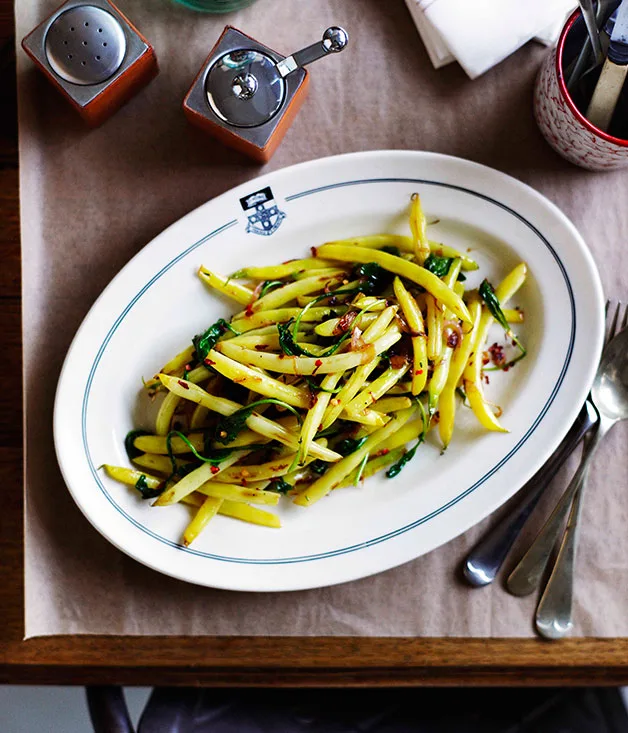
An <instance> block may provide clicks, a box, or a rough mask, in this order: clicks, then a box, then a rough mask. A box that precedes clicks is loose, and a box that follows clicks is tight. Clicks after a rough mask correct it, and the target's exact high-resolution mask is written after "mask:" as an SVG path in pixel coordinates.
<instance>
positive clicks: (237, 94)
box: [183, 26, 349, 163]
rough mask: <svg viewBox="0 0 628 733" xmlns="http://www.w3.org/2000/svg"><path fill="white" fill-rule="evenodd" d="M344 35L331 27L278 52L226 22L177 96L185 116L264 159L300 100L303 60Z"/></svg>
mask: <svg viewBox="0 0 628 733" xmlns="http://www.w3.org/2000/svg"><path fill="white" fill-rule="evenodd" d="M348 40H349V37H348V35H347V33H346V31H344V30H343V29H342V28H339V27H331V28H328V29H327V30H326V31H325V33H324V34H323V38H322V40H321V41H319V42H318V43H314V44H312V45H311V46H308V47H307V48H304V49H302V50H301V51H297V52H296V53H294V54H292V55H291V56H282V55H281V54H278V53H277V52H276V51H273V50H272V49H270V48H268V46H264V45H263V44H261V43H259V42H258V41H256V40H255V39H253V38H251V37H250V36H247V35H246V34H245V33H242V32H241V31H239V30H237V29H236V28H233V27H231V26H227V27H226V28H225V30H224V31H223V33H222V35H221V36H220V38H219V39H218V42H217V43H216V45H215V46H214V48H213V49H212V51H211V53H210V54H209V56H208V57H207V59H206V60H205V63H204V64H203V66H202V68H201V70H200V72H199V73H198V75H197V77H196V79H195V80H194V83H193V84H192V86H191V88H190V90H189V91H188V93H187V95H186V97H185V99H184V100H183V111H184V112H185V115H186V117H187V118H188V120H189V121H190V122H191V123H192V124H193V125H196V126H197V127H199V128H201V129H202V130H204V131H205V132H207V133H209V134H210V135H212V136H213V137H215V138H217V139H218V140H220V141H221V142H223V143H224V144H225V145H227V146H229V147H232V148H235V149H236V150H239V151H241V152H243V153H245V154H246V155H248V156H250V157H251V158H253V159H254V160H256V161H259V162H261V163H265V162H266V161H268V160H269V159H270V157H271V156H272V154H273V153H274V152H275V150H276V149H277V146H278V145H279V143H280V142H281V140H282V138H283V136H284V135H285V134H286V131H287V130H288V128H289V127H290V125H291V124H292V121H293V119H294V117H295V116H296V113H297V112H298V110H299V108H300V107H301V104H302V103H303V101H304V99H305V95H306V91H307V87H308V82H309V77H308V72H307V71H306V70H305V69H304V68H303V67H304V66H305V65H306V64H310V63H312V61H316V60H317V59H320V58H323V57H324V56H327V55H329V54H332V53H338V52H339V51H342V50H343V49H344V48H345V47H346V45H347V43H348Z"/></svg>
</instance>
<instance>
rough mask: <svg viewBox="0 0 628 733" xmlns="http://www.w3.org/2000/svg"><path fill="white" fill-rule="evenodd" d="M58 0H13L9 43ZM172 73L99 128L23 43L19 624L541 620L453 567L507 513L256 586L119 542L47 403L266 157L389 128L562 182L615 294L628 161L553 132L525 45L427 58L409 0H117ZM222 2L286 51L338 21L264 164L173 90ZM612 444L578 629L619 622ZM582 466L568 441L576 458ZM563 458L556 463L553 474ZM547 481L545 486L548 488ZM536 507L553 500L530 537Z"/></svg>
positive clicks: (559, 191) (85, 627)
mask: <svg viewBox="0 0 628 733" xmlns="http://www.w3.org/2000/svg"><path fill="white" fill-rule="evenodd" d="M56 5H57V0H18V3H17V8H16V14H17V38H18V42H19V40H21V38H22V37H23V36H24V35H26V33H27V32H28V31H30V30H31V28H33V27H34V26H35V25H36V24H37V23H39V22H40V21H41V20H42V19H43V18H44V17H45V16H47V15H48V14H49V13H50V12H51V11H52V10H53V9H54V8H55V7H56ZM119 6H120V9H121V10H122V11H123V12H124V13H125V14H127V15H128V16H129V17H130V18H131V19H132V20H133V22H134V23H135V24H136V25H137V26H138V27H139V28H140V30H141V31H142V33H143V34H144V35H145V36H146V37H147V38H148V39H149V40H150V41H151V43H152V44H153V45H154V47H155V49H156V53H157V56H158V59H159V63H160V68H161V73H160V75H159V76H158V77H157V78H156V79H155V80H154V81H153V82H152V83H151V84H150V85H149V86H148V87H147V88H146V89H145V90H143V91H142V92H141V93H140V94H139V95H138V96H137V97H136V98H134V99H133V100H132V101H131V102H130V103H129V104H127V105H126V107H124V108H123V109H122V110H121V111H120V112H118V113H117V114H116V115H115V117H113V118H112V119H111V120H109V121H108V122H107V123H106V124H105V125H104V126H103V127H101V128H99V129H96V130H88V129H86V128H85V127H84V126H83V124H82V123H81V121H80V120H79V119H78V118H77V116H76V115H75V113H74V112H73V111H72V110H71V109H70V107H69V106H68V105H67V104H66V103H65V102H64V100H63V99H62V98H61V96H60V95H59V94H58V93H57V92H55V91H54V90H53V89H52V87H51V86H50V85H49V84H48V83H47V82H46V81H45V80H44V79H43V77H42V76H40V75H39V74H38V73H37V72H36V71H35V69H34V67H33V65H32V64H31V62H30V61H29V60H28V59H27V58H26V56H25V55H24V53H23V52H22V51H21V50H20V49H19V48H18V52H17V53H18V89H19V110H20V116H19V127H20V184H21V214H22V256H23V294H24V301H23V302H24V305H23V311H24V313H23V315H24V320H23V329H24V379H25V402H26V425H27V429H26V439H25V440H26V474H25V501H26V516H25V543H26V548H25V576H26V578H25V592H26V634H27V636H36V635H45V634H79V633H92V634H155V635H158V634H209V635H231V634H251V633H254V634H271V635H272V634H277V635H334V634H337V635H379V636H386V635H399V636H415V635H425V636H441V635H442V636H495V637H503V636H530V635H532V634H533V629H532V621H531V619H532V614H533V608H534V599H533V598H527V599H523V600H522V599H515V598H512V597H510V596H508V595H507V594H506V593H505V592H504V590H503V589H502V588H501V587H500V586H499V584H494V586H493V587H489V588H485V589H482V590H471V589H469V588H467V587H465V586H464V585H463V584H462V583H461V582H460V581H459V580H458V578H457V567H458V566H459V562H460V559H461V558H462V557H463V555H464V553H465V551H466V550H467V549H468V548H470V547H471V545H472V544H473V542H474V541H475V540H476V539H477V538H478V537H479V536H480V533H481V532H482V531H483V530H484V529H485V528H486V526H488V523H490V522H491V521H494V519H495V518H494V517H493V518H492V519H491V518H489V519H487V520H486V521H485V522H484V523H482V524H481V525H479V526H477V527H475V528H473V529H472V530H470V531H469V532H467V533H466V534H465V535H463V536H461V537H458V538H457V539H455V540H453V541H451V542H449V543H448V544H447V545H445V546H443V547H441V548H440V549H438V550H436V551H434V552H432V553H430V554H429V555H427V556H424V557H421V558H419V559H417V560H416V561H414V562H410V563H408V564H406V565H404V566H402V567H399V568H397V569H395V570H391V571H389V572H386V573H382V574H380V575H377V576H375V577H371V578H366V579H363V580H360V581H356V582H353V583H348V584H345V585H342V586H337V587H333V588H327V589H319V590H311V591H305V592H296V593H286V594H275V595H273V594H259V595H258V594H245V593H232V592H225V591H217V590H212V589H207V588H200V587H196V586H191V585H186V584H185V583H182V582H178V581H176V580H172V579H171V578H168V577H165V576H162V575H160V574H158V573H156V572H153V571H151V570H149V569H148V568H146V567H143V566H141V565H140V564H138V563H136V562H135V561H133V560H132V559H130V558H129V557H127V556H125V555H124V554H122V553H121V552H119V551H118V550H116V549H115V548H114V547H112V546H111V545H109V544H108V543H107V541H106V540H104V539H103V538H102V537H101V536H100V535H99V534H98V533H97V532H96V531H95V530H94V529H93V528H92V527H91V526H90V525H89V523H88V522H87V520H86V519H85V518H84V517H83V516H82V515H81V513H80V512H79V510H78V509H77V507H76V506H75V505H74V503H73V501H72V499H71V497H70V495H69V493H68V492H67V490H66V488H65V486H64V484H63V480H62V478H61V476H60V473H59V470H58V467H57V463H56V460H55V454H54V448H53V442H52V408H53V399H54V388H55V384H56V380H57V378H58V374H59V370H60V368H61V364H62V361H63V358H64V355H65V352H66V350H67V348H68V346H69V344H70V341H71V339H72V337H73V335H74V332H75V330H76V329H77V327H78V326H79V324H80V322H81V320H82V319H83V317H84V316H85V314H86V312H87V311H88V309H89V307H90V306H91V304H92V303H93V301H94V300H95V298H96V297H97V296H98V294H99V293H100V291H101V290H102V289H103V288H104V287H105V285H106V284H107V283H108V282H109V280H110V279H111V278H112V277H113V275H114V274H115V273H116V272H117V271H118V270H119V269H120V268H121V267H122V266H123V265H124V264H125V262H127V261H128V260H129V259H130V258H131V256H132V255H134V254H135V253H136V252H137V251H138V250H139V249H140V248H141V247H142V246H144V245H145V244H146V243H147V242H149V241H150V240H151V238H153V237H154V236H155V235H156V234H158V233H159V232H160V231H161V230H162V229H164V228H165V227H166V226H168V225H169V224H171V223H172V222H174V221H176V220H177V219H178V218H180V217H181V216H182V215H184V214H185V213H187V212H188V211H190V210H191V209H192V208H194V207H196V206H198V205H200V204H201V203H203V202H205V201H206V200H208V199H210V198H212V197H213V196H215V195H217V194H219V193H222V192H223V191H225V190H227V189H229V188H230V187H232V186H234V185H236V184H238V183H241V182H243V181H246V180H248V179H251V178H253V177H255V176H256V175H258V174H259V173H260V172H261V171H269V170H275V169H277V168H280V167H283V166H286V165H289V164H291V163H295V162H300V161H306V160H310V159H313V158H316V157H319V156H324V155H331V154H334V153H344V152H351V151H358V150H373V149H382V148H397V149H408V150H417V149H418V150H432V151H437V152H443V153H448V154H451V155H458V156H462V157H464V158H469V159H471V160H475V161H479V162H481V163H485V164H487V165H491V166H494V167H495V168H498V169H499V170H502V171H505V172H507V173H510V174H511V175H513V176H515V177H516V178H519V179H521V180H523V181H525V182H526V183H528V184H530V185H531V186H533V187H535V188H536V189H538V190H539V191H541V192H542V193H543V194H545V195H546V196H548V197H549V198H550V199H551V200H552V201H553V202H555V203H556V204H557V205H558V206H559V207H560V208H561V209H562V210H563V211H564V212H565V213H566V214H567V215H568V216H569V217H571V218H572V219H573V221H574V222H575V224H576V225H577V226H578V227H579V229H580V231H581V232H582V234H583V235H584V237H585V239H586V241H587V242H588V244H589V246H590V248H591V250H592V252H593V254H594V257H595V259H596V262H597V264H598V267H599V269H600V273H601V276H602V281H603V283H604V286H605V289H606V292H607V294H608V295H614V296H620V295H622V294H623V295H624V298H625V297H626V295H627V294H628V272H627V265H628V254H627V248H626V246H625V236H626V232H627V231H628V206H626V202H627V201H628V174H627V173H625V172H621V171H619V172H614V173H607V174H593V173H589V172H585V171H583V170H580V169H578V168H575V167H573V166H571V165H570V164H568V163H566V162H564V161H563V160H562V159H560V158H559V157H557V155H556V154H555V153H554V152H553V151H552V150H550V148H549V147H547V145H546V144H545V142H544V141H543V139H542V138H541V136H540V134H539V132H538V131H537V129H536V127H535V125H534V121H533V118H532V109H531V94H532V86H533V80H534V76H535V73H536V70H537V68H538V66H539V64H540V62H541V60H542V58H543V57H544V54H545V53H547V51H546V50H545V49H543V48H541V47H539V46H538V45H536V44H528V45H527V46H526V47H524V48H523V49H522V50H520V51H519V52H517V53H516V54H515V55H513V56H512V57H510V58H509V59H507V60H506V61H505V62H503V63H502V64H500V65H499V66H498V67H496V68H494V69H492V70H491V71H490V72H488V73H487V74H485V75H484V76H482V77H481V78H480V79H478V80H476V81H473V82H471V81H469V79H467V78H466V76H465V74H464V72H463V71H462V70H461V69H460V68H458V67H455V66H450V67H448V68H446V69H441V70H434V69H433V68H432V65H431V64H430V62H429V59H428V58H427V55H426V53H425V50H424V48H423V44H422V43H421V42H420V40H419V38H418V36H417V33H416V29H415V27H414V25H413V23H412V21H411V19H410V16H409V14H408V11H407V9H406V8H405V5H404V3H403V0H390V2H386V3H382V2H380V1H379V0H318V2H316V3H313V2H308V0H290V2H288V1H287V0H259V2H257V3H255V4H254V5H253V6H251V7H250V8H247V9H246V10H243V11H240V12H238V13H234V14H230V15H226V16H210V15H202V14H198V13H195V12H193V11H189V10H187V9H185V8H184V7H182V6H180V5H177V4H175V3H174V2H172V1H171V0H120V2H119ZM226 23H229V24H232V25H234V26H235V27H237V28H239V29H241V30H243V31H244V32H246V33H248V34H250V35H252V36H253V37H255V38H257V39H259V40H260V41H262V42H263V43H267V44H268V45H270V46H271V47H273V48H275V49H277V50H279V51H282V52H284V53H288V52H291V51H294V50H296V49H298V48H300V47H302V46H304V45H307V44H308V43H311V42H313V41H315V40H316V39H317V38H320V34H321V32H322V31H323V29H324V28H325V27H327V26H328V25H333V24H339V25H342V26H344V27H345V28H347V30H348V31H349V34H350V36H351V40H350V45H349V47H348V49H347V50H346V51H345V52H344V53H343V54H342V55H341V56H340V57H337V58H334V59H328V60H323V61H320V62H318V63H317V64H316V66H315V67H312V74H311V87H310V94H309V97H308V99H307V100H306V102H305V104H304V106H303V108H302V110H301V112H300V113H299V115H298V117H297V118H296V120H295V122H294V124H293V126H292V127H291V129H290V130H289V131H288V134H287V135H286V138H285V140H284V141H283V143H282V145H281V146H280V148H279V150H278V152H277V153H276V154H275V156H274V158H273V159H272V160H271V162H270V163H269V164H267V165H266V166H264V167H262V168H259V167H257V166H255V165H253V164H251V163H249V162H247V161H245V160H244V159H242V158H241V157H239V155H238V154H236V153H234V152H231V151H229V150H227V149H225V148H222V147H221V146H220V145H219V144H217V143H215V142H213V141H212V140H210V139H209V138H207V137H204V136H203V135H202V134H201V133H200V132H198V131H196V130H193V129H191V128H190V127H188V125H187V123H186V121H185V119H184V116H183V114H182V111H181V101H182V99H183V96H184V94H185V92H186V91H187V89H188V87H189V85H190V84H191V81H192V79H193V78H194V76H195V74H196V72H197V70H198V69H199V68H200V66H201V63H202V62H203V60H204V58H205V57H206V55H207V53H208V52H209V50H210V49H211V47H212V46H213V44H214V42H215V40H216V39H217V37H218V36H219V34H220V32H221V30H222V28H223V27H224V25H225V24H226ZM625 427H626V426H622V427H619V428H617V429H616V430H615V432H614V434H612V435H611V437H610V438H609V439H608V440H607V442H606V443H605V444H604V445H603V446H602V448H601V450H600V454H599V455H598V457H597V459H596V468H595V469H594V471H593V472H592V484H593V485H592V486H591V487H590V489H591V491H590V492H589V494H588V496H587V499H586V502H585V506H584V514H583V517H582V520H583V522H582V535H581V549H580V556H579V560H578V583H577V589H576V603H575V620H576V627H575V631H574V633H576V634H583V635H595V636H625V635H628V614H626V613H625V611H626V608H628V533H627V532H626V525H627V519H628V492H627V491H626V488H627V487H626V476H627V470H626V469H627V468H628V459H627V458H626V447H627V446H628V441H627V439H626V438H627V436H628V432H627V431H626V429H625ZM571 469H573V462H572V465H571ZM567 478H568V474H567V473H563V475H562V477H561V479H560V480H559V481H558V482H557V484H556V486H555V491H556V490H559V489H560V488H561V487H562V486H563V485H564V483H565V480H566V479H567ZM549 502H551V498H549V497H547V498H546V500H545V504H546V507H547V505H548V504H549ZM543 514H544V512H543V510H541V511H540V512H539V514H538V517H536V518H535V519H536V521H535V522H531V523H530V524H531V526H530V527H529V528H528V530H527V536H528V537H529V535H530V532H533V531H534V529H535V525H536V526H537V527H538V524H539V520H542V515H543Z"/></svg>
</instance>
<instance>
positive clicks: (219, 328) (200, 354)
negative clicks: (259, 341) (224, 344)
mask: <svg viewBox="0 0 628 733" xmlns="http://www.w3.org/2000/svg"><path fill="white" fill-rule="evenodd" d="M226 331H231V333H233V334H235V335H236V336H239V335H240V334H239V332H238V331H236V330H235V328H233V326H232V325H231V324H230V323H227V321H225V319H224V318H219V319H218V320H217V321H216V323H212V325H211V326H210V327H209V328H208V329H207V331H205V332H204V333H200V334H198V335H196V336H195V337H194V338H193V339H192V343H193V344H194V349H195V351H196V358H197V359H198V361H199V362H201V364H202V363H203V362H204V361H205V359H206V357H207V354H209V352H210V351H211V350H212V349H213V348H214V346H216V344H217V343H218V340H219V339H220V337H221V336H222V335H223V334H224V333H225V332H226Z"/></svg>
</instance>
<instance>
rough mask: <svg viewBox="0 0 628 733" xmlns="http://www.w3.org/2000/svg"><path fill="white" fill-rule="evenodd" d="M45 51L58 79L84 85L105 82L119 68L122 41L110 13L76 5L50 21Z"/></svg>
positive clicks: (114, 19)
mask: <svg viewBox="0 0 628 733" xmlns="http://www.w3.org/2000/svg"><path fill="white" fill-rule="evenodd" d="M45 50H46V57H47V59H48V63H49V64H50V66H51V67H52V69H53V71H54V72H55V73H56V74H57V75H58V76H60V77H61V78H62V79H64V80H65V81H67V82H70V83H71V84H78V85H80V86H88V85H90V84H99V83H100V82H103V81H105V80H106V79H109V78H110V77H111V76H113V75H114V74H115V73H116V71H117V70H118V69H119V68H120V66H121V64H122V61H123V60H124V55H125V53H126V38H125V36H124V31H123V29H122V26H121V25H120V23H119V22H118V21H117V20H116V18H114V17H113V15H111V13H108V12H107V11H106V10H103V9H102V8H98V7H96V6H94V5H78V6H76V7H74V8H70V9H69V10H66V11H65V12H63V13H61V14H60V15H59V16H58V17H57V18H55V20H54V21H53V22H52V24H51V25H50V28H49V29H48V31H47V33H46V41H45Z"/></svg>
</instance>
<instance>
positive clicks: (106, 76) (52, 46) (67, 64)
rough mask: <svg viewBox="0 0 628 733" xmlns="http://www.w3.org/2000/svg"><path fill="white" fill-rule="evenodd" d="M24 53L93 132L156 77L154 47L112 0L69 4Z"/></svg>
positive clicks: (27, 41) (72, 0) (26, 43)
mask: <svg viewBox="0 0 628 733" xmlns="http://www.w3.org/2000/svg"><path fill="white" fill-rule="evenodd" d="M22 48H23V49H24V50H25V51H26V53H27V54H28V55H29V56H30V58H31V59H32V60H33V61H34V62H35V64H36V65H37V67H38V68H39V69H40V70H41V71H42V72H43V73H44V74H45V75H46V77H47V78H48V79H49V80H50V81H51V82H52V83H53V84H54V86H55V87H56V88H57V89H58V90H59V91H60V92H61V93H62V94H63V95H64V96H65V98H66V99H67V100H68V101H69V102H70V103H71V104H72V106H73V107H74V108H75V109H76V110H77V111H78V113H79V114H80V115H81V116H82V117H83V119H84V120H85V121H86V122H87V123H88V124H89V125H91V126H96V125H100V124H101V123H102V122H104V121H105V120H106V119H107V118H108V117H109V116H110V115H112V114H113V113H114V112H116V111H117V110H118V109H119V108H120V107H121V106H122V105H123V104H124V103H125V102H126V101H127V100H128V99H130V98H131V97H132V96H133V95H134V94H135V93H136V92H137V91H138V90H139V89H140V88H141V87H143V86H144V85H145V84H147V83H148V82H149V81H150V80H151V79H152V78H153V77H154V76H155V75H156V74H157V72H158V68H157V59H156V57H155V52H154V51H153V48H152V46H151V45H150V44H149V43H148V41H147V40H146V39H145V38H144V37H143V36H142V35H141V34H140V32H139V31H138V30H137V28H136V27H135V26H134V25H133V24H132V23H131V21H130V20H129V19H128V18H127V17H126V16H124V15H123V14H122V13H121V12H120V10H118V8H117V7H116V6H115V5H113V3H111V2H109V1H108V0H68V2H66V3H64V4H63V5H61V7H59V8H57V10H55V11H54V13H52V15H51V16H50V17H48V18H47V19H46V20H44V21H43V22H42V23H40V24H39V25H38V26H37V27H36V28H35V29H34V30H33V31H31V32H30V33H29V34H28V35H27V36H26V37H25V38H24V40H23V41H22Z"/></svg>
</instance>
